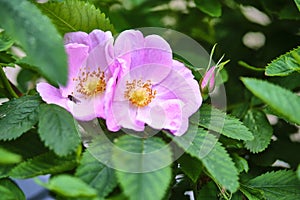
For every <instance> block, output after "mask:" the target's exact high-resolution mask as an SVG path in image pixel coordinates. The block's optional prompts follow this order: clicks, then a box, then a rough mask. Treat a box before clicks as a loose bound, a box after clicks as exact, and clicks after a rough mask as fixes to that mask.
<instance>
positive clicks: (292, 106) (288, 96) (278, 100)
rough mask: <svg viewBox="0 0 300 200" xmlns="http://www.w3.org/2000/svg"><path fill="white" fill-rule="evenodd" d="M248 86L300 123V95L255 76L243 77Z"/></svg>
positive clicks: (283, 113)
mask: <svg viewBox="0 0 300 200" xmlns="http://www.w3.org/2000/svg"><path fill="white" fill-rule="evenodd" d="M242 81H243V83H244V84H245V85H246V87H247V88H248V89H249V90H250V91H251V92H252V93H253V94H254V95H255V96H257V97H258V98H260V99H261V100H262V101H263V102H265V103H266V104H268V105H269V106H270V107H271V108H272V109H273V110H274V111H276V112H277V113H278V114H280V115H282V116H283V117H285V118H286V119H287V120H289V121H290V122H295V123H297V124H299V125H300V106H299V105H300V97H299V96H297V95H296V94H293V93H292V92H291V91H289V90H286V89H284V88H282V87H280V86H277V85H274V84H272V83H268V82H267V81H262V80H257V79H253V78H242Z"/></svg>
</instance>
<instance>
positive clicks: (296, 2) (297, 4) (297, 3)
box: [294, 0, 300, 11]
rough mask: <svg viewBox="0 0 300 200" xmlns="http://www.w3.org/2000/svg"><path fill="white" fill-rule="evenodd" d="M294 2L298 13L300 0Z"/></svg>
mask: <svg viewBox="0 0 300 200" xmlns="http://www.w3.org/2000/svg"><path fill="white" fill-rule="evenodd" d="M294 1H295V4H296V6H297V8H298V10H299V11H300V0H294Z"/></svg>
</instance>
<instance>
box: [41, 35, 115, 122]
mask: <svg viewBox="0 0 300 200" xmlns="http://www.w3.org/2000/svg"><path fill="white" fill-rule="evenodd" d="M112 39H113V38H112V35H111V32H103V31H101V30H94V31H92V32H91V33H90V34H87V33H84V32H72V33H67V34H66V35H65V37H64V41H65V50H66V53H67V56H68V81H67V85H66V86H60V87H59V88H55V87H53V86H51V85H50V84H48V83H39V84H37V91H38V92H39V93H40V95H41V97H42V99H43V100H44V101H45V102H47V103H49V104H57V105H59V106H61V107H63V108H65V109H66V110H68V111H69V112H71V113H72V115H73V116H74V117H75V118H76V119H78V120H83V121H87V120H92V119H94V118H96V117H102V118H105V115H104V107H103V106H104V102H103V101H104V99H105V98H104V97H105V91H106V88H107V83H108V82H109V80H110V79H111V78H112V73H113V71H114V69H113V68H109V67H108V63H107V58H106V51H105V48H106V47H107V44H108V41H109V40H112Z"/></svg>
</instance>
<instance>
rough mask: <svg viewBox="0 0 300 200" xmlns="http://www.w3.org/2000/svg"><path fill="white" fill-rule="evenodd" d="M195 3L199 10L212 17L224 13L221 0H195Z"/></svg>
mask: <svg viewBox="0 0 300 200" xmlns="http://www.w3.org/2000/svg"><path fill="white" fill-rule="evenodd" d="M195 3H196V5H197V8H199V10H201V11H202V12H204V13H206V14H208V15H210V16H212V17H220V16H221V15H222V5H221V3H220V1H219V0H195Z"/></svg>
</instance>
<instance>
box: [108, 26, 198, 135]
mask: <svg viewBox="0 0 300 200" xmlns="http://www.w3.org/2000/svg"><path fill="white" fill-rule="evenodd" d="M109 54H110V57H111V58H110V62H111V65H112V66H115V65H118V66H119V69H120V71H119V73H118V75H117V76H118V81H117V82H111V83H110V86H111V92H110V96H109V97H108V98H110V100H108V101H106V103H107V105H106V106H105V109H106V123H107V126H108V129H109V130H111V131H117V130H119V129H120V128H128V129H133V130H136V131H143V130H144V128H145V125H146V124H147V125H149V126H150V127H152V128H154V129H167V130H169V131H170V132H171V133H173V134H174V135H177V136H180V135H182V134H184V133H185V132H186V130H187V129H188V118H189V117H190V116H191V115H192V114H193V113H195V112H196V111H197V110H198V108H199V107H200V105H201V103H202V98H201V95H200V90H199V85H198V83H197V81H196V80H195V79H194V76H193V75H192V73H191V71H190V70H189V69H187V68H186V67H185V66H184V65H183V64H182V63H180V62H178V61H176V60H173V58H172V50H171V48H170V46H169V44H168V43H167V42H166V41H165V40H164V39H163V38H161V37H160V36H158V35H149V36H146V37H144V36H143V34H142V33H141V32H139V31H134V30H129V31H124V32H122V33H121V34H120V35H119V36H118V38H117V39H116V41H115V43H114V46H113V48H112V46H111V47H110V53H109ZM112 88H113V89H112Z"/></svg>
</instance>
